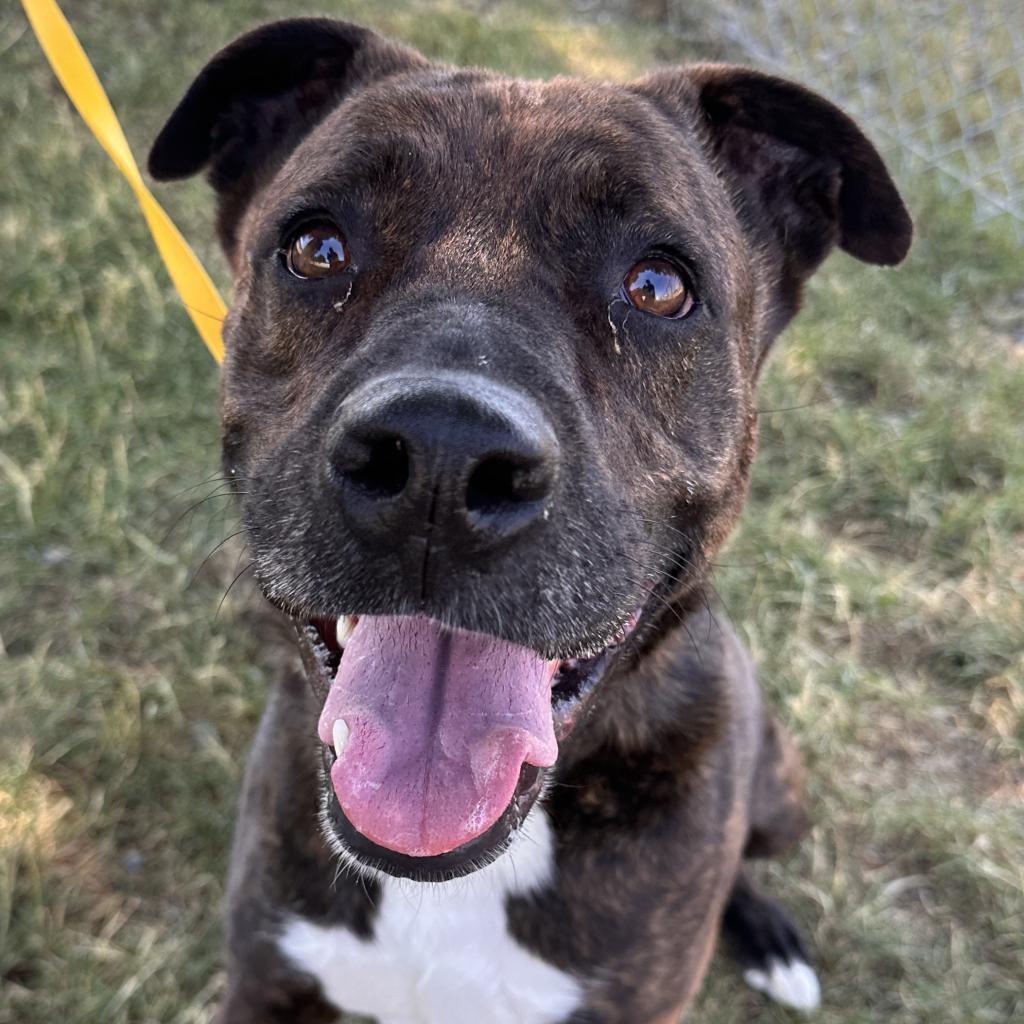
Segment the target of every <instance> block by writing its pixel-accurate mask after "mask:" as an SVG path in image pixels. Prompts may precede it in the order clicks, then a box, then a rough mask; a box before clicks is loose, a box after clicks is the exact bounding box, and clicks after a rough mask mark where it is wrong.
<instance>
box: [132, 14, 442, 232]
mask: <svg viewBox="0 0 1024 1024" xmlns="http://www.w3.org/2000/svg"><path fill="white" fill-rule="evenodd" d="M426 66H427V61H426V59H425V58H424V57H422V56H420V54H418V53H416V52H415V51H413V50H409V49H407V48H405V47H403V46H399V45H398V44H396V43H392V42H390V41H388V40H386V39H383V38H382V37H381V36H378V35H377V34H376V33H374V32H371V31H370V30H369V29H365V28H361V27H360V26H358V25H351V24H348V23H347V22H343V21H332V20H330V19H328V18H295V19H291V20H287V21H277V22H272V23H271V24H269V25H264V26H262V27H261V28H258V29H255V30H254V31H252V32H249V33H247V34H246V35H243V36H240V37H239V38H238V39H236V40H235V41H234V42H233V43H231V44H230V45H228V46H226V47H225V48H224V49H223V50H221V51H220V53H218V54H217V55H216V56H215V57H213V59H212V60H211V61H210V62H209V63H208V64H207V65H206V67H205V68H203V70H202V71H201V72H200V73H199V77H198V78H197V79H196V80H195V81H194V82H193V83H192V85H191V86H190V88H189V90H188V92H187V93H186V94H185V97H184V99H182V101H181V102H180V103H179V104H178V106H177V108H176V109H175V111H174V113H173V114H171V116H170V118H169V120H168V121H167V123H166V124H165V125H164V127H163V130H162V131H161V132H160V134H159V136H158V137H157V140H156V142H155V143H154V144H153V148H152V150H151V151H150V154H149V173H150V174H151V175H152V176H153V177H154V178H156V179H157V180H158V181H166V180H168V179H172V178H184V177H188V176H189V175H192V174H196V173H197V172H198V171H200V170H202V169H203V168H204V167H207V168H208V169H209V170H208V177H209V181H210V184H211V185H212V186H213V187H214V189H216V191H217V193H218V194H219V197H220V212H219V217H218V222H219V223H218V228H219V232H220V236H221V242H222V243H223V245H224V247H225V249H227V250H228V251H229V252H230V250H231V248H232V246H233V243H234V234H235V229H236V226H237V222H238V219H239V217H240V216H241V214H242V213H243V211H244V210H245V207H246V205H247V203H248V202H249V199H250V198H251V196H252V194H253V193H254V192H255V191H256V189H258V188H259V187H260V186H261V185H262V184H264V183H265V182H267V181H268V180H269V179H270V178H271V176H272V175H273V174H274V172H275V171H277V169H278V168H279V167H280V166H281V164H282V163H283V162H284V160H285V158H286V157H287V156H288V154H289V153H290V152H291V151H292V150H293V149H294V148H295V146H296V145H297V143H298V142H299V140H300V139H301V138H302V137H303V136H304V135H306V134H307V133H308V132H310V131H311V130H312V129H313V127H314V126H315V125H316V124H317V123H318V122H319V121H320V120H321V119H322V118H323V117H324V116H325V115H326V114H327V113H328V112H329V111H330V110H331V109H333V108H334V107H336V106H337V105H338V104H339V103H340V102H341V101H342V100H343V99H344V98H345V97H346V96H347V95H348V94H349V93H351V92H352V91H353V90H354V89H355V88H357V87H358V86H359V85H362V84H365V83H366V82H369V81H373V80H375V79H380V78H384V77H386V76H388V75H392V74H395V73H397V72H401V71H407V70H414V69H417V68H422V67H426Z"/></svg>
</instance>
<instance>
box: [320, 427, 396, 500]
mask: <svg viewBox="0 0 1024 1024" xmlns="http://www.w3.org/2000/svg"><path fill="white" fill-rule="evenodd" d="M359 447H360V449H361V450H360V452H359V454H358V455H357V456H355V457H353V453H352V452H351V450H350V451H349V452H348V453H347V454H348V458H347V459H344V460H342V461H341V462H340V464H338V465H337V469H338V471H339V472H340V473H341V475H342V476H343V477H344V478H345V479H346V480H348V481H349V482H350V483H353V484H355V485H356V486H357V487H358V488H360V490H362V491H365V492H366V493H367V494H369V495H372V496H373V497H380V498H394V497H397V496H398V495H399V494H401V493H402V491H403V490H405V485H406V484H407V483H408V481H409V453H408V450H407V449H406V446H405V442H404V441H403V440H402V439H401V438H400V437H394V436H390V437H379V438H374V439H372V440H364V441H362V442H361V444H360V446H359Z"/></svg>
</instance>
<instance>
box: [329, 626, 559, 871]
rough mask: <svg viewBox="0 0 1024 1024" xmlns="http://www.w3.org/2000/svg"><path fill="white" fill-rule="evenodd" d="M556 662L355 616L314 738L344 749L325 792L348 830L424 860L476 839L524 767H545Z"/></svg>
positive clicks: (552, 751)
mask: <svg viewBox="0 0 1024 1024" xmlns="http://www.w3.org/2000/svg"><path fill="white" fill-rule="evenodd" d="M556 665H557V662H553V661H545V660H544V659H543V658H542V657H541V656H540V655H538V654H536V653H535V652H533V651H531V650H528V649H527V648H525V647H519V646H517V645H515V644H511V643H508V642H506V641H504V640H496V639H494V638H493V637H487V636H480V635H479V634H475V633H450V632H445V631H443V630H442V629H441V627H440V626H439V625H438V624H437V623H436V622H432V621H431V620H429V619H422V618H408V617H400V616H382V617H376V616H363V617H361V618H360V620H359V624H358V625H357V626H356V628H355V630H354V632H353V633H352V635H351V637H350V638H349V640H348V643H347V644H346V646H345V653H344V656H343V657H342V659H341V665H340V666H339V668H338V674H337V676H336V677H335V679H334V683H333V684H332V686H331V690H330V693H329V694H328V696H327V701H326V702H325V704H324V709H323V712H322V713H321V715H320V724H319V728H318V732H319V735H320V739H321V740H322V741H323V742H324V743H327V744H332V745H333V739H332V735H333V731H334V722H335V720H336V719H339V718H341V719H343V720H344V721H345V723H346V725H347V726H348V729H349V740H348V743H347V744H346V745H345V747H344V750H343V752H342V753H341V754H340V755H339V757H338V760H337V761H336V762H335V764H334V767H333V768H332V769H331V782H332V783H333V784H334V791H335V793H337V795H338V800H339V801H340V802H341V807H342V810H344V812H345V815H346V816H347V817H348V820H349V821H350V822H351V823H352V825H353V826H354V827H355V828H357V829H358V830H359V831H360V832H361V833H362V834H363V835H364V836H366V837H367V838H368V839H371V840H373V842H375V843H377V844H379V845H380V846H385V847H387V848H388V849H389V850H396V851H398V852H399V853H404V854H408V855H410V856H414V857H427V856H432V855H434V854H438V853H445V852H447V851H449V850H454V849H455V847H457V846H461V845H462V844H463V843H466V842H468V841H469V840H470V839H474V838H475V837H476V836H478V835H480V834H481V833H483V832H486V831H487V829H488V828H490V826H491V825H493V824H494V822H495V821H497V819H498V818H499V817H500V816H501V814H502V812H503V811H504V810H505V808H506V807H507V806H508V803H509V801H510V800H511V799H512V795H513V793H514V792H515V788H516V784H517V782H518V779H519V772H520V769H521V768H522V766H523V764H524V763H526V764H532V765H536V766H537V767H549V766H550V765H553V764H554V763H555V758H556V756H557V754H558V746H557V743H556V741H555V733H554V725H553V722H552V717H551V677H552V675H553V674H554V670H555V667H556Z"/></svg>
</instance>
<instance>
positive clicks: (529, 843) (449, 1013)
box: [280, 809, 582, 1024]
mask: <svg viewBox="0 0 1024 1024" xmlns="http://www.w3.org/2000/svg"><path fill="white" fill-rule="evenodd" d="M522 833H525V834H522ZM519 838H520V841H519V842H517V843H516V844H515V847H514V848H513V849H512V850H510V851H509V852H508V853H506V854H505V855H503V856H502V857H500V858H499V859H498V860H497V861H496V862H495V863H494V864H492V865H490V866H489V867H487V868H484V869H482V870H481V871H478V872H476V873H475V874H473V875H470V876H468V877H466V878H464V879H459V880H457V881H455V882H450V883H446V884H444V885H416V884H414V883H406V882H399V881H396V880H392V879H387V880H385V881H384V882H383V884H382V886H381V896H380V900H379V905H378V912H377V916H376V920H375V922H374V929H373V931H374V934H373V938H372V939H370V940H363V939H360V938H358V937H357V936H355V935H353V933H352V932H350V931H349V930H348V929H346V928H340V927H323V926H321V925H316V924H312V923H311V922H309V921H306V920H303V919H301V918H293V919H292V920H290V921H289V922H287V924H286V925H285V927H284V929H283V931H282V934H281V940H280V944H281V949H282V951H283V952H284V953H285V955H286V956H287V957H288V958H289V959H290V960H291V961H292V962H293V963H294V964H295V965H296V966H297V967H299V968H301V969H302V970H303V971H305V972H307V973H309V974H311V975H313V976H314V977H315V978H316V979H317V980H318V981H319V983H320V986H321V988H322V990H323V994H324V996H325V997H326V998H327V1000H328V1001H329V1002H331V1003H332V1004H334V1005H335V1006H337V1007H339V1008H340V1009H344V1010H347V1011H348V1012H350V1013H358V1014H365V1015H367V1016H371V1017H375V1018H376V1019H377V1020H378V1022H379V1024H560V1022H562V1021H564V1020H566V1019H567V1018H568V1017H569V1016H570V1015H571V1014H572V1012H573V1011H574V1010H575V1009H576V1008H577V1007H578V1006H579V1005H580V1002H581V996H582V988H581V985H580V983H579V982H578V981H577V980H576V979H575V978H573V977H572V976H571V975H569V974H566V973H564V972H563V971H560V970H558V969H557V968H555V967H552V966H551V965H550V964H548V963H546V962H545V961H543V960H541V959H540V958H539V957H537V956H535V955H534V954H532V953H531V952H530V951H528V950H527V949H525V948H524V947H522V946H521V945H519V943H517V942H516V941H515V940H514V939H513V938H512V936H511V935H510V934H509V931H508V927H507V921H506V916H505V900H506V897H507V896H509V895H511V894H514V893H522V892H526V891H529V890H530V889H535V888H538V887H540V886H542V885H543V884H544V882H545V881H546V880H547V878H548V877H549V874H550V871H551V836H550V826H549V825H548V822H547V819H546V817H545V816H544V814H543V812H542V811H540V810H539V809H535V810H534V812H533V813H532V814H531V815H530V819H529V820H528V821H527V822H526V824H525V825H524V828H523V830H521V835H520V837H519Z"/></svg>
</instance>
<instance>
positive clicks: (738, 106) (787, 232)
mask: <svg viewBox="0 0 1024 1024" xmlns="http://www.w3.org/2000/svg"><path fill="white" fill-rule="evenodd" d="M637 89H638V91H640V92H641V93H642V94H643V95H646V96H647V97H648V98H649V99H651V100H653V101H654V102H655V103H656V104H657V105H658V106H660V107H661V108H662V110H663V111H664V112H666V113H667V114H668V115H669V116H670V117H673V118H674V119H676V120H678V117H679V115H680V114H681V113H682V114H684V116H685V117H686V121H687V122H688V123H692V122H693V117H694V115H696V120H697V126H698V130H699V131H700V132H701V134H702V135H703V136H704V142H705V145H706V147H707V148H708V150H709V151H710V154H711V157H712V162H713V164H714V166H715V168H716V169H717V171H718V173H719V175H720V176H721V177H722V178H723V179H724V180H725V182H726V184H727V185H728V186H729V189H730V192H731V194H732V197H733V202H734V205H735V206H736V209H737V213H738V214H739V216H740V219H741V222H742V223H743V224H744V226H745V227H746V229H747V230H748V231H749V232H750V233H751V234H752V235H753V236H754V238H755V240H756V241H757V242H759V243H760V244H761V245H762V246H767V248H768V252H769V254H770V256H771V257H772V259H773V262H774V263H775V265H776V267H777V271H778V280H777V285H778V300H777V304H776V310H775V316H774V317H773V318H772V319H773V323H772V324H770V325H769V326H770V329H771V333H772V334H774V333H777V332H778V331H779V330H781V328H782V326H783V325H784V324H785V323H786V322H787V321H788V320H789V319H790V318H791V317H792V316H793V314H794V313H795V312H796V310H797V308H798V306H799V303H800V291H801V286H802V285H803V283H804V281H805V280H806V279H807V278H808V277H809V276H810V275H811V273H812V272H813V271H814V270H815V269H816V268H817V266H818V265H819V264H820V263H821V261H822V260H823V259H824V258H825V256H827V255H828V253H829V251H830V250H831V249H832V247H833V246H835V245H838V246H839V247H840V248H842V249H845V250H846V252H848V253H850V255H852V256H856V257H857V259H860V260H863V261H864V262H866V263H876V264H882V265H891V264H895V263H899V262H900V261H901V260H902V259H903V257H904V256H906V254H907V251H908V250H909V248H910V241H911V237H912V235H913V225H912V224H911V221H910V215H909V214H908V213H907V209H906V207H905V206H904V205H903V200H902V199H901V198H900V195H899V192H897V191H896V186H895V185H894V184H893V181H892V178H891V177H890V176H889V172H888V171H887V170H886V168H885V164H884V163H883V162H882V158H881V157H880V156H879V155H878V152H877V150H876V149H875V147H874V146H872V145H871V143H870V142H869V141H868V140H867V139H866V138H865V137H864V134H863V133H862V132H861V130H860V129H859V128H858V127H857V125H856V124H854V122H853V121H852V120H851V119H850V118H849V117H847V115H846V114H844V113H843V112H842V111H841V110H840V109H839V108H838V107H836V106H834V105H833V104H832V103H829V102H828V100H825V99H823V98H822V97H821V96H818V95H817V94H816V93H813V92H811V91H809V90H808V89H805V88H803V87H802V86H800V85H797V84H796V83H794V82H788V81H786V80H784V79H781V78H775V77H773V76H771V75H766V74H762V73H761V72H758V71H753V70H751V69H749V68H743V67H737V66H735V65H729V64H698V65H694V66H691V67H686V68H681V69H678V70H673V71H667V72H659V73H656V74H654V75H651V76H650V77H649V78H646V79H644V80H643V81H641V82H639V83H638V84H637Z"/></svg>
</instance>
